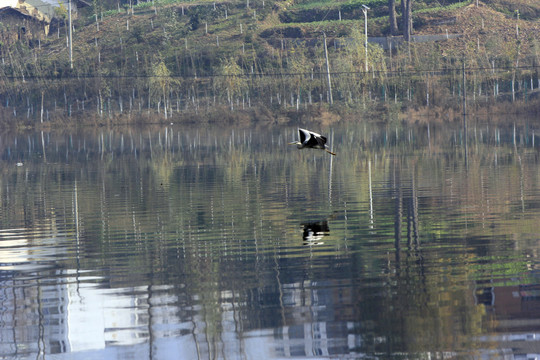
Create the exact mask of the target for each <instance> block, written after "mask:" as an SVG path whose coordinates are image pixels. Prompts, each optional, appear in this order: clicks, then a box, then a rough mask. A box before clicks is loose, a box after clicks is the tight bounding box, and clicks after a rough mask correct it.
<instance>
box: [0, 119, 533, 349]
mask: <svg viewBox="0 0 540 360" xmlns="http://www.w3.org/2000/svg"><path fill="white" fill-rule="evenodd" d="M527 129H528V128H527V127H526V126H525V127H522V128H521V130H520V128H518V129H517V130H516V131H515V135H514V129H513V128H508V129H505V128H502V127H497V128H495V127H493V126H488V125H476V126H471V125H470V124H469V127H468V129H467V131H466V132H464V130H463V128H462V127H460V126H457V127H456V128H449V127H448V126H436V125H430V127H429V128H428V127H427V126H419V127H404V126H401V125H395V126H386V127H368V126H364V125H346V126H342V127H336V128H334V129H333V137H334V141H333V142H332V143H333V144H334V149H333V150H334V151H336V152H337V153H338V156H337V157H335V158H330V157H328V156H325V154H324V153H322V154H320V153H319V152H309V151H303V152H298V151H296V150H295V149H290V150H291V151H287V150H284V148H285V145H284V144H286V143H287V142H288V141H289V139H291V138H293V137H294V134H295V132H296V127H294V128H276V129H271V130H270V129H269V130H268V131H265V132H258V131H254V130H251V129H245V130H244V129H241V130H238V129H234V130H233V129H205V130H204V131H202V130H200V129H197V128H193V129H190V128H187V129H184V128H175V127H166V128H156V129H152V128H150V129H142V130H141V129H118V130H98V131H90V132H87V131H85V132H79V133H53V132H50V133H47V132H40V133H36V134H33V133H31V134H25V135H20V134H19V135H2V136H0V169H1V170H2V173H3V176H2V178H1V179H0V225H1V230H0V283H1V284H0V285H1V290H0V323H1V324H2V327H1V329H0V334H1V339H2V341H1V342H0V343H1V344H0V354H1V356H3V357H22V358H24V357H49V356H50V355H51V354H57V357H58V358H62V357H66V358H69V357H74V356H76V357H90V358H92V357H93V358H107V357H120V358H159V359H162V358H178V357H180V358H203V359H206V358H246V359H251V358H289V357H291V358H294V357H325V356H326V357H350V358H355V357H366V356H369V357H382V358H392V357H396V358H403V357H407V358H415V357H428V356H432V357H433V356H439V357H442V356H448V355H455V356H472V357H474V356H476V355H475V354H481V356H484V357H496V356H499V355H500V354H506V353H508V352H513V353H514V354H523V353H529V354H534V353H540V351H536V349H538V346H539V341H538V340H537V337H535V336H536V335H535V334H536V333H537V330H536V329H537V323H538V321H537V319H539V318H540V316H539V315H540V302H539V299H540V297H539V296H538V294H537V293H538V291H539V289H538V286H537V285H536V284H538V283H539V281H538V280H539V279H538V260H537V259H538V256H537V255H538V254H537V252H538V251H537V249H538V238H539V235H540V234H539V230H538V226H537V222H538V219H539V218H540V212H539V210H538V209H540V188H539V185H538V184H540V181H539V180H540V173H539V171H538V169H539V167H538V151H537V148H536V147H535V145H534V132H533V131H530V130H527ZM261 133H264V134H265V135H264V136H259V135H258V134H261ZM536 133H538V132H536ZM531 135H532V137H531ZM464 137H465V139H464ZM465 141H466V143H467V148H466V150H464V144H465ZM353 144H354V145H353ZM358 144H359V145H358ZM537 145H538V142H537ZM357 146H358V147H357ZM326 155H327V154H326ZM19 162H20V163H22V166H17V165H16V164H17V163H19ZM314 169H316V170H317V174H325V175H324V176H319V175H317V174H315V175H314ZM330 230H331V231H330ZM300 234H301V235H300ZM300 236H301V237H302V239H300ZM306 245H307V246H306ZM83 324H84V325H83ZM62 354H64V356H62ZM471 354H473V355H471Z"/></svg>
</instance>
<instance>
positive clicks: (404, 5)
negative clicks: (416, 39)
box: [401, 0, 413, 41]
mask: <svg viewBox="0 0 540 360" xmlns="http://www.w3.org/2000/svg"><path fill="white" fill-rule="evenodd" d="M401 14H402V16H401V23H402V24H403V39H404V40H405V41H409V40H411V34H412V28H413V26H412V25H413V24H412V0H401Z"/></svg>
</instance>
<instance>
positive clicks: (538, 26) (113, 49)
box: [0, 0, 540, 125]
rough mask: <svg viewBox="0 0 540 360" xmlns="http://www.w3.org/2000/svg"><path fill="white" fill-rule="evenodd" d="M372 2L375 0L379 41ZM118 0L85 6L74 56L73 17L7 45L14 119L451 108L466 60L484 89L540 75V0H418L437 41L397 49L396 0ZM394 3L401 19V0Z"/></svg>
mask: <svg viewBox="0 0 540 360" xmlns="http://www.w3.org/2000/svg"><path fill="white" fill-rule="evenodd" d="M98 5H99V6H98ZM362 5H367V6H368V7H369V8H370V10H369V11H368V13H367V16H368V24H367V28H368V36H369V37H370V44H369V46H368V49H367V51H366V48H365V47H364V41H365V38H364V29H365V27H364V25H365V23H364V13H363V11H362ZM110 7H111V9H110V10H107V4H106V3H105V2H101V3H100V2H95V3H94V8H87V9H83V10H82V14H81V16H80V17H79V19H78V20H77V21H76V22H75V24H74V36H73V62H72V63H71V62H70V60H69V50H68V47H67V46H66V45H67V44H68V42H67V39H66V36H67V34H68V32H67V31H64V30H59V31H58V32H56V33H53V35H51V36H49V38H48V39H47V40H46V41H45V42H43V41H42V42H39V43H36V42H28V43H17V44H15V45H13V46H9V47H7V46H6V47H2V49H1V52H2V58H3V65H2V72H1V73H0V95H1V97H2V101H1V106H2V108H1V109H0V110H1V111H2V113H3V114H4V115H6V116H5V118H6V119H9V120H7V121H8V122H9V123H10V124H11V125H14V124H20V123H21V122H23V123H26V124H29V125H32V124H35V123H36V122H39V123H41V122H45V123H47V122H53V121H59V119H60V121H64V122H66V123H70V122H71V120H70V119H71V118H72V117H74V116H75V115H77V114H87V115H88V116H86V117H87V118H89V119H94V120H96V121H98V122H118V121H120V122H125V121H170V120H173V121H186V119H194V118H195V119H198V120H200V118H201V115H203V116H204V117H205V119H210V121H212V119H213V114H219V117H218V118H216V119H215V121H226V119H230V121H236V120H235V119H236V118H237V117H238V116H239V113H240V112H242V114H243V115H242V116H243V117H244V118H247V120H248V121H249V120H250V119H254V118H255V117H257V118H259V119H261V118H263V119H268V120H271V121H275V120H276V119H277V118H282V117H283V116H285V118H287V119H291V118H298V117H302V116H305V114H313V113H315V114H320V111H321V109H324V111H330V112H339V113H343V112H344V111H345V112H346V111H349V110H353V111H357V110H362V111H371V110H374V109H381V106H382V108H383V109H387V110H388V109H395V110H396V109H400V108H403V107H410V106H415V107H424V106H428V107H438V108H448V107H455V106H457V104H459V101H457V100H456V99H457V98H456V96H458V95H459V93H460V89H461V86H462V85H460V81H461V75H460V73H459V72H460V71H461V69H462V67H463V66H465V67H466V68H467V69H469V70H471V71H472V70H474V71H475V72H474V83H472V84H471V83H468V84H467V85H466V86H467V87H468V88H470V91H469V94H471V93H472V94H474V96H475V97H474V99H473V100H476V98H477V97H478V98H479V99H482V101H483V103H493V102H497V101H500V100H509V99H511V100H513V101H516V99H517V100H519V99H521V100H525V99H528V98H529V97H531V96H533V95H534V94H535V91H536V90H537V88H538V87H539V85H540V83H538V67H537V66H538V65H537V64H539V63H540V62H539V61H538V60H539V59H540V57H539V54H538V53H539V51H538V50H539V47H540V40H539V39H540V20H539V19H540V4H539V3H538V2H537V1H532V0H519V1H512V2H505V1H502V0H492V1H491V0H490V1H487V2H476V1H465V2H454V1H442V2H436V1H430V0H426V1H423V2H420V1H414V2H413V12H412V19H413V35H419V36H420V35H423V36H426V35H439V36H438V37H433V39H438V41H426V42H418V41H415V42H411V43H406V42H401V46H400V47H398V48H396V46H394V47H393V49H392V51H388V50H384V49H383V48H381V47H380V46H378V45H376V43H375V39H373V37H376V36H378V37H390V27H389V18H388V14H389V8H388V2H387V1H380V0H371V1H365V2H360V1H356V0H350V1H343V2H342V1H317V2H314V1H296V2H294V1H268V0H257V1H253V0H246V1H242V2H239V1H221V2H220V1H215V2H214V1H190V2H182V1H174V0H162V1H155V2H144V3H143V2H140V3H138V4H137V5H135V4H133V3H132V5H129V4H125V5H123V6H120V5H119V4H117V3H115V4H111V6H110ZM396 10H397V17H398V23H400V21H401V12H400V3H399V2H398V3H397V5H396ZM95 13H97V16H96V14H95ZM518 13H519V16H518ZM441 35H442V36H441ZM325 39H326V40H325ZM392 39H393V40H394V42H393V43H395V44H397V43H398V42H399V41H398V40H399V36H396V37H392ZM413 39H415V38H413ZM416 39H420V38H416ZM424 39H426V38H425V37H424ZM427 39H428V40H429V39H430V38H429V37H428V38H427ZM325 43H326V52H325ZM326 54H327V56H326ZM366 55H367V57H366ZM327 58H328V60H327ZM366 65H367V67H368V71H367V72H366V71H365V66H366ZM329 75H330V76H329ZM471 75H472V74H471ZM450 94H451V95H452V96H450ZM479 104H480V103H479ZM224 110H226V113H227V114H228V115H227V116H223V115H222V114H223V113H224ZM392 111H393V110H392ZM23 114H24V116H23ZM302 114H304V115H302ZM8 115H9V116H8ZM308 116H310V115H308ZM224 119H225V120H224ZM38 120H39V121H38Z"/></svg>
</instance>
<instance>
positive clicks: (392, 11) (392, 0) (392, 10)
mask: <svg viewBox="0 0 540 360" xmlns="http://www.w3.org/2000/svg"><path fill="white" fill-rule="evenodd" d="M388 11H389V18H390V33H391V34H392V35H397V33H398V26H397V20H396V0H388Z"/></svg>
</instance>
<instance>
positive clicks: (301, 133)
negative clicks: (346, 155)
mask: <svg viewBox="0 0 540 360" xmlns="http://www.w3.org/2000/svg"><path fill="white" fill-rule="evenodd" d="M298 137H299V140H296V141H293V142H291V143H289V145H296V147H297V148H299V149H303V148H310V149H321V150H324V151H326V152H327V153H329V154H332V155H336V154H335V153H333V152H331V151H330V150H328V146H327V145H326V137H325V136H322V135H321V134H317V133H315V132H313V131H309V130H306V129H300V128H298Z"/></svg>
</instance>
